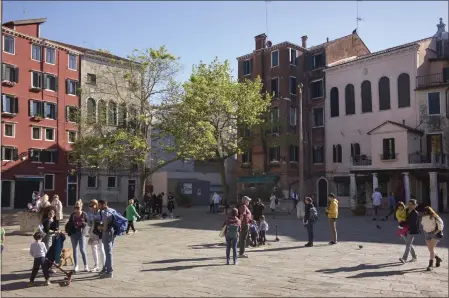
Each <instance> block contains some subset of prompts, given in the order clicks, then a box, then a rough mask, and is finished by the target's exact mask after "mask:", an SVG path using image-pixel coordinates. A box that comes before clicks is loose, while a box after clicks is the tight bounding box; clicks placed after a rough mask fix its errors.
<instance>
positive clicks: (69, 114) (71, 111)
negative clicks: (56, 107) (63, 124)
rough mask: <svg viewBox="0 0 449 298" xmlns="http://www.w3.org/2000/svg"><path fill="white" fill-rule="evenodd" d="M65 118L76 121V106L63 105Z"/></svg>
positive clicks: (68, 120)
mask: <svg viewBox="0 0 449 298" xmlns="http://www.w3.org/2000/svg"><path fill="white" fill-rule="evenodd" d="M65 109H66V110H65V113H66V115H65V119H66V121H67V122H76V121H77V120H78V108H77V107H74V106H66V107H65Z"/></svg>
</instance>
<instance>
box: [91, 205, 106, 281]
mask: <svg viewBox="0 0 449 298" xmlns="http://www.w3.org/2000/svg"><path fill="white" fill-rule="evenodd" d="M89 208H90V210H91V213H90V214H89V217H88V224H89V227H90V228H89V240H88V241H87V244H88V245H90V248H91V250H92V257H93V259H94V267H93V268H92V270H91V272H100V271H101V270H102V269H104V264H105V255H104V247H103V243H102V242H101V238H100V237H101V231H100V230H99V222H97V221H95V219H94V218H95V216H96V215H97V214H98V212H99V209H98V201H97V200H90V202H89ZM99 255H101V263H100V258H99ZM100 266H101V268H102V269H100Z"/></svg>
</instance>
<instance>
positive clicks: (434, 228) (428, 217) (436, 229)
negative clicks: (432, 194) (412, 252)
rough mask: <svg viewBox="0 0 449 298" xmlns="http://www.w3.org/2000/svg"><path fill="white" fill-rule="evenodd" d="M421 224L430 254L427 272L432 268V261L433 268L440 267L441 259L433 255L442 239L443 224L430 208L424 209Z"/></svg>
mask: <svg viewBox="0 0 449 298" xmlns="http://www.w3.org/2000/svg"><path fill="white" fill-rule="evenodd" d="M421 224H422V228H423V230H424V239H425V240H426V245H427V249H428V250H429V252H430V257H429V266H428V267H427V271H431V270H432V268H433V259H435V261H436V262H435V267H440V264H441V261H442V259H441V258H440V257H439V256H437V254H436V253H435V247H436V246H437V244H438V242H439V241H440V240H441V238H443V228H444V223H443V220H442V219H441V217H439V216H438V214H437V213H436V212H435V211H434V210H433V209H432V207H430V206H427V207H425V208H424V215H423V217H422V219H421Z"/></svg>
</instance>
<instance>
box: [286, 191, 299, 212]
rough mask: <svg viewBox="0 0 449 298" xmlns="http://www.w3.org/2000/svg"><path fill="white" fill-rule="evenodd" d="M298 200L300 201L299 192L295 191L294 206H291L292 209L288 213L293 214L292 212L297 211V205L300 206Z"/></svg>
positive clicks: (293, 196)
mask: <svg viewBox="0 0 449 298" xmlns="http://www.w3.org/2000/svg"><path fill="white" fill-rule="evenodd" d="M298 202H299V197H298V193H297V192H296V191H294V192H293V193H292V206H291V208H292V209H291V210H290V211H289V212H288V214H292V212H295V211H296V206H298Z"/></svg>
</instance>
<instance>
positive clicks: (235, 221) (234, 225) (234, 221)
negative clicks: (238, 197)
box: [223, 208, 241, 265]
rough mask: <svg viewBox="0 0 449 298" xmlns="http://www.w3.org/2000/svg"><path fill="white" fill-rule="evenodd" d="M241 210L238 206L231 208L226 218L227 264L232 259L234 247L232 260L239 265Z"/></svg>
mask: <svg viewBox="0 0 449 298" xmlns="http://www.w3.org/2000/svg"><path fill="white" fill-rule="evenodd" d="M238 214H239V211H238V210H237V209H236V208H233V209H232V210H231V214H230V215H229V217H228V218H227V219H226V220H225V222H224V224H223V226H226V231H225V238H226V264H227V265H229V261H230V259H231V248H232V260H233V262H234V265H237V241H238V238H239V232H240V228H241V221H240V219H239V218H238Z"/></svg>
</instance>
